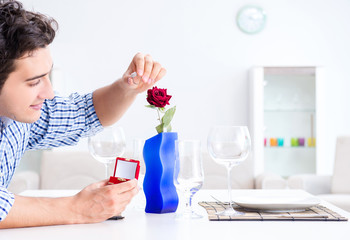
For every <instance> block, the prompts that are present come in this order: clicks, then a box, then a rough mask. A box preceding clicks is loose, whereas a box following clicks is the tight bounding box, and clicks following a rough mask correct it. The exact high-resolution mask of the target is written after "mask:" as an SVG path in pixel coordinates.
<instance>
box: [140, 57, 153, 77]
mask: <svg viewBox="0 0 350 240" xmlns="http://www.w3.org/2000/svg"><path fill="white" fill-rule="evenodd" d="M152 68H153V60H152V57H151V56H150V55H148V54H147V55H146V56H145V68H144V73H143V76H142V80H143V81H144V82H145V83H150V79H149V76H150V75H151V72H152Z"/></svg>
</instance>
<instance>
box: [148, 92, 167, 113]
mask: <svg viewBox="0 0 350 240" xmlns="http://www.w3.org/2000/svg"><path fill="white" fill-rule="evenodd" d="M166 91H167V90H166V89H163V88H157V87H153V88H152V89H148V91H147V102H149V104H151V105H153V106H155V107H159V108H163V107H165V105H167V104H168V105H169V100H170V98H171V95H167V93H166Z"/></svg>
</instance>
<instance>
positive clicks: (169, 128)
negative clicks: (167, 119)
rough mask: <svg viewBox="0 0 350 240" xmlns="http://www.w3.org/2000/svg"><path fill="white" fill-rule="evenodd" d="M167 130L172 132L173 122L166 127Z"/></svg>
mask: <svg viewBox="0 0 350 240" xmlns="http://www.w3.org/2000/svg"><path fill="white" fill-rule="evenodd" d="M166 131H167V132H171V124H169V125H168V126H167V127H166Z"/></svg>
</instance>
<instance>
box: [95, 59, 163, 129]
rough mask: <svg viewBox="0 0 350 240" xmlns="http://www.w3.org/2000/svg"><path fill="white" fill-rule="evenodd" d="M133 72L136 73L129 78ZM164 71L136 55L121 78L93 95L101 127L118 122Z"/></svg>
mask: <svg viewBox="0 0 350 240" xmlns="http://www.w3.org/2000/svg"><path fill="white" fill-rule="evenodd" d="M133 72H136V73H137V76H136V77H135V78H133V79H132V78H131V77H130V76H131V74H132V73H133ZM165 73H166V70H165V69H164V68H163V67H162V66H161V65H160V64H159V63H157V62H155V61H153V60H152V58H151V56H149V55H143V54H141V53H138V54H136V55H135V57H134V58H133V60H132V62H131V63H130V66H129V68H128V69H127V71H126V72H125V73H124V75H123V77H122V78H121V79H119V80H117V81H116V82H114V83H112V84H111V85H108V86H106V87H103V88H100V89H97V90H96V91H94V93H93V103H94V107H95V111H96V114H97V116H98V118H99V120H100V122H101V124H102V125H103V126H109V125H112V124H114V123H115V122H116V121H118V120H119V119H120V118H121V117H122V116H123V114H124V113H125V112H126V110H127V109H128V108H129V107H130V105H131V104H132V103H133V101H134V100H135V98H136V96H137V94H139V93H141V92H144V91H146V90H147V89H149V88H150V87H151V86H152V85H153V84H155V83H156V82H157V81H159V80H160V79H161V78H162V77H163V76H164V75H165Z"/></svg>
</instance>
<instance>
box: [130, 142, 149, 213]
mask: <svg viewBox="0 0 350 240" xmlns="http://www.w3.org/2000/svg"><path fill="white" fill-rule="evenodd" d="M144 145H145V140H144V139H140V138H135V139H134V141H133V146H134V147H133V154H132V158H133V159H135V160H139V161H140V174H139V179H138V186H139V189H140V191H139V194H138V195H137V196H138V199H137V204H136V208H137V209H142V210H144V209H145V206H146V197H145V194H144V193H143V180H144V178H145V173H146V167H145V161H144V159H143V146H144Z"/></svg>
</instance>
